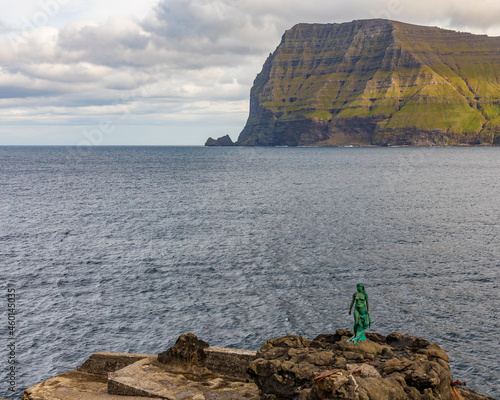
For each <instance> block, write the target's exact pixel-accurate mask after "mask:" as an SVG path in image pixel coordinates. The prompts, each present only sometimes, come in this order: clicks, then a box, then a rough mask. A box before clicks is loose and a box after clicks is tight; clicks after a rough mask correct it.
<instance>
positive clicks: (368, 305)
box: [365, 295, 370, 314]
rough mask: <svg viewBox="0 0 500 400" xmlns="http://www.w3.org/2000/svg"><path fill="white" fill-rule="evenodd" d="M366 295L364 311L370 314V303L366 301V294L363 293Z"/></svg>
mask: <svg viewBox="0 0 500 400" xmlns="http://www.w3.org/2000/svg"><path fill="white" fill-rule="evenodd" d="M365 297H366V312H367V313H368V314H370V304H369V303H368V295H365Z"/></svg>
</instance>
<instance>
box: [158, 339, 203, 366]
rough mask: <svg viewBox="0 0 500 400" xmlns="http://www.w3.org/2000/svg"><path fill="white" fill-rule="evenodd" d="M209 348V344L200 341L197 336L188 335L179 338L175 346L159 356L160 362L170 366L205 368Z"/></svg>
mask: <svg viewBox="0 0 500 400" xmlns="http://www.w3.org/2000/svg"><path fill="white" fill-rule="evenodd" d="M208 347H209V346H208V343H206V342H204V341H203V340H200V339H198V338H197V337H196V335H194V334H192V333H188V334H185V335H181V336H179V338H178V339H177V341H176V342H175V345H174V346H172V347H171V348H169V349H168V350H167V351H164V352H163V353H160V354H158V361H159V362H160V363H162V364H168V365H176V366H178V365H186V366H190V367H193V366H199V367H203V366H204V365H205V359H206V358H207V356H206V354H205V351H204V349H206V348H208Z"/></svg>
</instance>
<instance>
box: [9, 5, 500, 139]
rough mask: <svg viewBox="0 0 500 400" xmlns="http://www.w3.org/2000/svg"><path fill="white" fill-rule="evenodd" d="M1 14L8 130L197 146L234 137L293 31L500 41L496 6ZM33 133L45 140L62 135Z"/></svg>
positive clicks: (94, 8)
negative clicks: (329, 27)
mask: <svg viewBox="0 0 500 400" xmlns="http://www.w3.org/2000/svg"><path fill="white" fill-rule="evenodd" d="M0 1H6V0H0ZM4 9H5V10H6V12H5V13H4V15H3V16H2V19H1V20H0V65H2V66H3V67H2V68H0V118H1V119H2V121H4V126H5V124H11V125H9V127H12V126H13V125H12V124H15V126H21V125H22V124H23V123H24V124H29V125H31V126H30V130H33V127H32V125H36V124H39V125H40V126H46V125H51V124H52V125H53V126H54V127H55V126H57V125H65V126H68V127H71V126H78V127H79V128H78V129H81V126H83V125H85V124H87V125H89V126H95V125H96V124H97V125H98V124H99V122H100V121H102V120H104V119H108V120H113V121H116V122H117V124H118V123H119V124H120V125H121V126H124V125H125V124H127V123H128V124H133V125H135V126H137V125H143V126H151V127H153V126H156V127H160V126H169V127H171V129H174V128H173V127H174V126H175V127H180V126H182V124H185V126H186V127H191V128H192V129H191V130H190V129H188V128H186V130H187V131H191V132H194V131H195V128H194V127H196V131H197V132H199V131H200V129H201V130H202V131H203V129H206V130H207V134H203V133H198V134H197V135H194V134H193V135H194V136H192V137H196V138H197V139H196V140H199V138H200V137H205V136H208V135H209V134H208V130H210V132H211V133H210V134H213V131H214V130H217V127H219V128H218V129H219V130H220V132H221V135H222V134H226V133H230V134H232V136H233V138H235V137H236V136H237V134H238V131H239V130H240V129H242V128H243V124H244V121H245V119H246V114H247V112H248V95H249V90H250V86H251V83H252V81H253V79H254V78H255V76H256V74H257V73H258V72H259V71H260V69H261V66H262V64H263V63H264V61H265V59H266V57H267V55H268V54H269V52H272V51H273V50H274V49H275V48H276V46H277V45H278V44H279V41H280V37H281V35H282V34H283V33H284V31H285V30H286V29H289V28H291V27H292V26H293V25H294V24H296V23H299V22H323V23H324V22H346V21H350V20H353V19H363V18H375V17H383V18H390V19H395V20H402V21H404V22H409V23H418V24H425V25H439V26H442V27H447V28H452V29H457V30H471V31H473V32H475V33H489V34H493V35H498V34H500V24H499V22H498V20H497V19H496V16H497V15H498V14H499V13H500V3H498V2H497V1H496V0H495V1H493V0H478V1H477V2H474V3H471V2H468V1H463V0H460V1H458V0H454V1H452V0H441V1H438V2H436V1H435V0H433V1H430V0H422V1H420V2H414V1H408V0H353V1H351V2H350V3H349V4H346V3H345V2H343V1H340V0H313V1H310V2H304V1H303V0H300V1H299V0H162V1H160V2H157V1H156V0H154V1H153V0H147V1H144V0H141V1H138V0H134V1H128V2H123V1H121V0H120V1H118V0H108V1H106V2H104V3H103V2H102V1H98V0H86V1H83V0H73V1H71V2H70V1H68V0H23V2H22V4H21V3H19V4H18V3H9V7H4ZM43 13H45V16H44V15H42V14H43ZM203 121H205V123H203ZM238 124H239V125H238ZM229 126H230V127H231V129H233V130H234V129H236V131H234V132H228V131H227V129H226V128H225V127H229ZM9 127H5V129H2V128H1V127H0V144H1V143H7V142H8V143H12V140H13V139H12V136H11V135H10V133H9V134H7V131H8V129H10V128H9ZM75 129H76V128H75ZM151 129H153V128H151ZM155 129H159V128H154V129H153V130H155ZM186 130H185V131H186ZM9 132H10V131H9ZM16 132H20V130H19V129H17V130H16ZM40 132H41V135H48V136H46V137H47V140H48V141H50V140H54V138H58V139H57V140H61V137H62V135H63V134H62V133H61V131H58V132H59V133H58V134H57V135H49V134H48V133H47V132H48V131H47V130H46V129H40ZM127 132H128V133H127V135H128V136H127V138H128V139H127V141H128V142H131V141H132V142H133V140H132V139H131V136H130V135H131V133H130V132H131V130H130V129H128V130H127ZM155 132H156V131H155ZM68 135H69V136H68V137H78V135H76V136H74V135H73V136H71V134H69V133H68ZM172 135H173V134H172ZM172 135H169V137H170V138H172V137H173V136H172ZM153 136H154V135H153ZM153 136H148V137H153ZM30 137H31V136H30ZM154 137H157V136H154ZM113 140H116V141H118V142H117V143H119V136H115V137H114V139H113ZM183 140H185V142H186V143H191V144H192V141H191V140H192V139H189V140H188V139H186V136H185V137H184V139H183ZM40 141H43V138H41V139H40ZM62 142H64V143H65V144H68V143H67V142H66V141H61V143H62ZM176 143H177V142H176ZM198 143H199V144H201V143H202V142H198ZM177 144H178V143H177Z"/></svg>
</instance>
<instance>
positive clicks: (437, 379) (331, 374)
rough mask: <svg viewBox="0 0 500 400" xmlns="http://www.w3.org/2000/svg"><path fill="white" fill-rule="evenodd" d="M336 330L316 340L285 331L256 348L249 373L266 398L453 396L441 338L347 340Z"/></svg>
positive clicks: (432, 399)
mask: <svg viewBox="0 0 500 400" xmlns="http://www.w3.org/2000/svg"><path fill="white" fill-rule="evenodd" d="M351 335H352V332H347V331H344V330H338V331H337V332H336V333H335V334H334V335H332V334H330V335H320V336H318V337H317V338H315V339H314V340H313V341H309V340H308V339H305V338H303V337H300V336H296V335H287V336H283V337H281V338H276V339H271V340H268V341H267V342H265V343H264V345H263V346H262V348H261V349H260V350H259V351H258V352H257V358H256V359H255V360H254V361H253V362H252V363H251V364H250V368H249V374H250V376H251V377H252V378H253V379H254V382H255V383H256V384H257V386H258V388H259V391H260V394H261V397H262V399H273V400H320V399H322V400H328V399H332V400H333V399H346V400H347V399H353V400H363V399H365V400H379V399H380V400H385V399H401V400H405V399H411V400H438V399H439V400H444V399H449V398H450V396H451V382H452V376H451V373H450V369H449V365H448V356H447V355H446V353H445V351H444V350H443V349H442V348H441V347H439V346H438V345H437V344H431V343H430V342H428V341H427V340H425V339H421V338H416V337H412V336H409V335H404V334H401V333H398V332H394V333H391V334H390V335H388V336H387V337H384V336H382V335H376V334H371V335H367V338H368V340H366V341H361V342H359V343H358V344H357V345H355V344H353V343H347V342H346V340H347V338H348V337H349V336H351Z"/></svg>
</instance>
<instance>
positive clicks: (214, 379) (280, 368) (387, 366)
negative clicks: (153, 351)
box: [23, 330, 492, 400]
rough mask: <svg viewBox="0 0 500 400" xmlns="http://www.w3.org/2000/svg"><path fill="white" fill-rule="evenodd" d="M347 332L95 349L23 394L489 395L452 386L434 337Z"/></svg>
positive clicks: (71, 398) (196, 399) (63, 397)
mask: <svg viewBox="0 0 500 400" xmlns="http://www.w3.org/2000/svg"><path fill="white" fill-rule="evenodd" d="M351 335H352V332H347V331H344V330H337V332H336V333H335V334H326V335H319V336H318V337H316V338H315V339H314V340H312V341H311V340H308V339H306V338H303V337H300V336H295V335H288V336H284V337H280V338H276V339H271V340H268V341H267V342H265V343H264V345H263V346H262V348H261V349H260V350H259V351H258V352H254V351H249V350H234V349H221V348H215V347H208V344H207V343H205V342H204V341H202V340H199V339H198V338H197V337H196V336H195V335H193V334H187V335H181V336H180V337H179V339H178V340H177V342H176V344H175V345H174V346H173V347H171V348H170V349H169V350H167V351H166V352H163V353H160V355H159V356H155V355H148V354H130V355H129V354H117V353H96V354H93V355H92V356H91V357H90V358H89V359H88V360H87V361H86V362H85V363H84V364H83V365H82V366H81V367H80V368H78V369H76V370H73V371H70V372H66V373H64V374H61V375H58V376H56V377H53V378H50V379H48V380H46V381H44V382H41V383H39V384H37V385H34V386H32V387H30V388H28V389H26V391H25V393H24V396H23V400H127V399H132V400H133V399H136V400H145V399H146V398H152V397H153V398H160V399H167V400H178V399H193V400H241V399H247V400H258V399H263V400H285V399H286V400H299V399H300V400H319V399H323V400H328V399H345V400H347V399H349V400H350V399H353V400H388V399H389V400H398V399H401V400H403V399H410V400H434V399H436V400H437V399H440V400H455V399H457V398H460V399H462V400H492V399H489V398H487V397H484V396H481V395H479V394H477V393H474V392H472V391H469V390H466V389H464V388H459V387H458V386H455V387H453V386H452V376H451V374H450V370H449V364H448V356H447V355H446V353H445V351H444V350H443V349H442V348H441V347H439V346H438V345H437V344H431V343H429V342H428V341H427V340H425V339H421V338H416V337H412V336H408V335H403V334H400V333H397V332H394V333H392V334H390V335H388V336H387V337H384V336H381V335H378V334H373V333H367V334H366V336H367V338H368V340H366V341H362V342H359V344H358V345H354V344H352V343H347V342H346V340H347V338H348V337H350V336H351ZM160 359H161V362H160ZM455 394H456V396H457V397H455Z"/></svg>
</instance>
